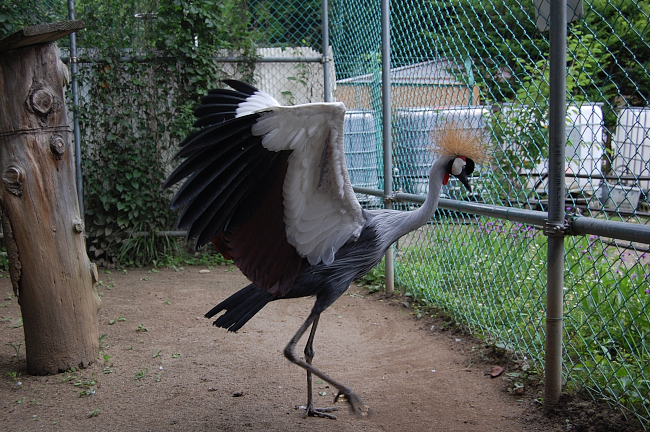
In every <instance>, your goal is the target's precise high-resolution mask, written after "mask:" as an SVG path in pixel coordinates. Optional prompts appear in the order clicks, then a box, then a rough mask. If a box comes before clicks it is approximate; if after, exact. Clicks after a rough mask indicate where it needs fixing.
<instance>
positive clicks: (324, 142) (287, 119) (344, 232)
mask: <svg viewBox="0 0 650 432" xmlns="http://www.w3.org/2000/svg"><path fill="white" fill-rule="evenodd" d="M226 83H227V84H228V85H230V86H231V87H232V88H233V89H234V90H215V91H212V92H211V93H210V94H209V95H208V96H206V97H204V98H203V100H202V105H201V106H199V107H198V108H197V109H196V111H195V113H196V115H197V116H198V117H199V120H198V121H197V125H198V126H204V127H203V129H201V130H200V131H198V132H196V133H194V134H193V135H191V136H189V137H188V138H187V139H186V140H185V142H184V144H183V147H182V148H181V150H180V151H179V152H178V154H177V157H185V158H186V159H185V160H184V161H183V163H181V165H180V166H179V167H178V168H177V169H176V170H175V171H174V172H173V173H172V174H171V175H170V176H169V178H168V179H167V181H166V182H165V185H164V186H165V187H170V186H172V185H173V184H175V183H177V182H179V181H180V180H182V179H184V178H186V177H188V178H187V180H186V181H185V183H184V184H183V185H182V186H181V187H180V189H179V190H178V192H177V193H176V195H175V196H174V199H173V201H172V208H181V207H182V208H183V210H182V212H181V214H180V216H179V220H178V226H179V227H180V228H188V237H196V246H197V247H199V246H202V245H203V244H205V243H207V242H208V241H210V240H212V241H213V243H214V244H215V246H216V247H217V249H218V250H219V251H220V252H222V253H223V254H224V255H225V256H227V257H231V258H233V259H234V260H235V263H236V264H237V266H238V267H239V268H240V269H241V270H242V272H243V273H244V274H246V276H247V277H248V278H249V279H251V281H252V282H254V283H255V284H256V285H258V286H259V287H260V288H263V289H265V290H267V291H269V292H271V293H273V294H277V295H279V296H282V295H284V294H286V292H287V291H288V290H289V289H290V287H291V285H292V284H293V281H294V280H295V277H296V276H297V275H298V274H299V272H300V271H301V270H302V269H303V268H304V267H305V266H306V262H309V263H310V264H318V263H320V262H322V263H324V264H331V263H332V262H333V260H334V256H335V254H336V252H337V251H338V249H339V248H340V247H341V246H343V245H344V244H345V243H347V242H348V241H351V240H355V239H356V238H358V236H359V234H360V232H361V229H362V227H363V224H364V221H365V219H364V216H363V212H362V210H361V206H360V205H359V203H358V201H357V199H356V196H355V194H354V192H353V190H352V185H351V184H350V180H349V177H348V173H347V168H346V165H345V154H344V149H343V117H344V114H345V107H344V105H343V104H341V103H333V104H330V103H318V104H307V105H298V106H293V107H282V106H279V104H278V103H277V101H275V100H274V99H273V98H272V97H271V96H269V95H268V94H266V93H264V92H260V91H258V90H257V89H255V88H253V87H250V86H248V85H247V84H244V83H240V82H238V81H226Z"/></svg>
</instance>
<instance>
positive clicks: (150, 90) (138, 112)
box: [77, 0, 254, 265]
mask: <svg viewBox="0 0 650 432" xmlns="http://www.w3.org/2000/svg"><path fill="white" fill-rule="evenodd" d="M77 8H78V16H79V18H81V19H84V21H85V22H86V28H87V29H89V30H86V31H84V32H81V33H80V35H79V38H78V45H79V47H80V48H79V56H80V57H81V58H82V60H84V61H85V62H83V63H81V65H80V70H79V79H80V87H81V88H82V91H83V92H84V93H82V97H81V101H80V108H79V111H78V114H79V118H80V124H81V134H82V144H83V147H82V153H83V157H82V160H83V166H82V170H83V175H84V201H85V208H86V227H87V229H88V231H89V234H90V235H89V254H90V257H91V258H92V259H94V260H96V261H99V262H100V263H104V264H106V265H113V264H122V265H146V264H148V263H151V262H153V261H155V260H158V259H160V257H161V256H163V255H165V254H172V253H175V252H176V251H177V250H178V247H177V245H176V240H175V239H173V238H169V237H166V236H157V235H155V233H156V232H160V231H166V230H170V229H173V228H174V220H175V214H173V213H172V212H171V211H170V210H169V201H170V198H171V193H170V192H168V191H162V190H161V184H162V183H163V181H164V179H165V178H166V176H167V174H168V173H169V171H170V170H171V168H172V166H171V157H172V155H173V154H174V153H175V150H176V148H177V146H178V144H179V143H180V142H181V141H182V139H184V137H185V136H187V135H188V134H189V133H190V132H191V130H192V128H191V123H192V121H193V116H192V107H193V106H194V105H196V104H197V102H198V97H199V96H200V95H201V94H203V93H205V91H206V90H207V89H208V88H211V87H216V86H218V85H219V83H218V80H219V79H220V78H222V77H224V74H223V71H222V70H221V68H220V66H219V65H218V64H217V63H216V62H215V59H216V56H217V55H219V54H221V55H223V52H224V50H227V51H236V52H237V53H238V55H240V56H244V57H245V58H249V59H251V60H252V59H253V58H252V56H250V55H249V53H250V52H253V51H254V44H253V37H252V34H251V32H250V31H249V30H248V28H247V22H248V18H247V13H246V9H245V8H242V7H241V2H240V1H238V0H222V1H212V0H200V1H184V0H164V1H160V2H152V1H147V0H141V1H135V2H131V3H128V4H125V3H123V2H119V1H117V0H113V1H108V2H106V1H103V2H98V1H95V0H81V1H79V2H78V4H77ZM238 67H239V71H238V73H239V74H241V75H244V76H247V77H248V78H250V77H251V73H252V68H251V63H246V62H242V63H239V64H238Z"/></svg>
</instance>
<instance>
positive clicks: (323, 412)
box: [300, 404, 341, 420]
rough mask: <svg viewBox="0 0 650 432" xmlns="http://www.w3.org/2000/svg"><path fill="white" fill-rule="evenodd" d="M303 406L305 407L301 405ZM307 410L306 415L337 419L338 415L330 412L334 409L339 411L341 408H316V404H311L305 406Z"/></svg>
mask: <svg viewBox="0 0 650 432" xmlns="http://www.w3.org/2000/svg"><path fill="white" fill-rule="evenodd" d="M300 408H303V407H300ZM304 409H305V411H306V416H307V417H321V418H328V419H332V420H336V416H335V415H334V414H329V413H331V412H332V411H338V410H340V409H341V408H339V407H332V408H314V405H312V404H309V405H307V406H306V407H304Z"/></svg>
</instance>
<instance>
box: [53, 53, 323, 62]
mask: <svg viewBox="0 0 650 432" xmlns="http://www.w3.org/2000/svg"><path fill="white" fill-rule="evenodd" d="M71 55H72V54H71ZM172 58H173V57H159V56H154V57H148V56H135V57H132V56H122V57H120V59H119V62H120V63H148V62H156V61H158V60H165V59H167V60H169V59H172ZM214 60H215V61H217V62H223V63H238V62H247V61H253V62H256V63H322V62H323V57H322V56H318V57H314V56H312V57H299V56H293V57H259V58H255V57H252V58H247V57H215V58H214ZM61 61H62V62H63V63H69V62H70V57H68V56H62V57H61ZM103 61H105V59H103V58H99V59H89V58H80V59H77V63H101V62H103Z"/></svg>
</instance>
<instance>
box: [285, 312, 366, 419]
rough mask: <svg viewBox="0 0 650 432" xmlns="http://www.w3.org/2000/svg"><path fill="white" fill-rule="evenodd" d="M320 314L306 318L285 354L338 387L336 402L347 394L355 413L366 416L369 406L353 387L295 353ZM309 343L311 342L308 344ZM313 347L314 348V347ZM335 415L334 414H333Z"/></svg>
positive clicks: (313, 314) (290, 359)
mask: <svg viewBox="0 0 650 432" xmlns="http://www.w3.org/2000/svg"><path fill="white" fill-rule="evenodd" d="M319 315H320V314H318V313H315V312H312V313H311V314H310V315H309V317H307V319H306V320H305V322H304V323H303V324H302V325H301V326H300V328H299V329H298V331H297V332H296V334H295V335H294V336H293V338H292V339H291V340H290V341H289V344H288V345H287V346H286V347H285V348H284V356H285V357H286V358H287V359H289V361H291V362H292V363H295V364H297V365H298V366H300V367H301V368H303V369H305V370H306V371H307V372H310V373H312V374H314V375H316V376H317V377H319V378H320V379H322V380H323V381H327V382H328V383H330V384H331V385H332V386H333V387H336V388H337V389H338V391H339V392H338V394H337V395H336V397H335V398H334V402H336V401H337V400H338V399H339V398H340V397H341V396H345V398H346V399H347V401H348V403H349V404H350V408H352V411H354V413H355V414H357V415H360V416H365V415H368V406H367V405H365V404H364V403H363V401H362V400H361V398H360V397H359V396H357V394H356V393H354V392H353V391H352V389H351V388H349V387H347V386H344V385H343V384H341V383H339V382H338V381H335V380H334V379H332V378H330V377H329V376H327V375H326V374H324V373H323V372H321V371H319V370H318V369H316V368H315V367H314V366H312V365H311V364H309V363H307V362H306V361H303V360H301V359H300V358H299V357H298V356H297V355H296V353H295V348H296V344H297V343H298V341H299V340H300V338H301V337H302V335H304V334H305V332H306V331H307V329H308V328H309V326H310V325H312V323H314V321H317V320H318V317H319ZM310 336H311V339H312V342H313V335H310ZM308 345H309V344H308ZM312 349H313V348H312ZM332 417H334V416H332Z"/></svg>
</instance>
